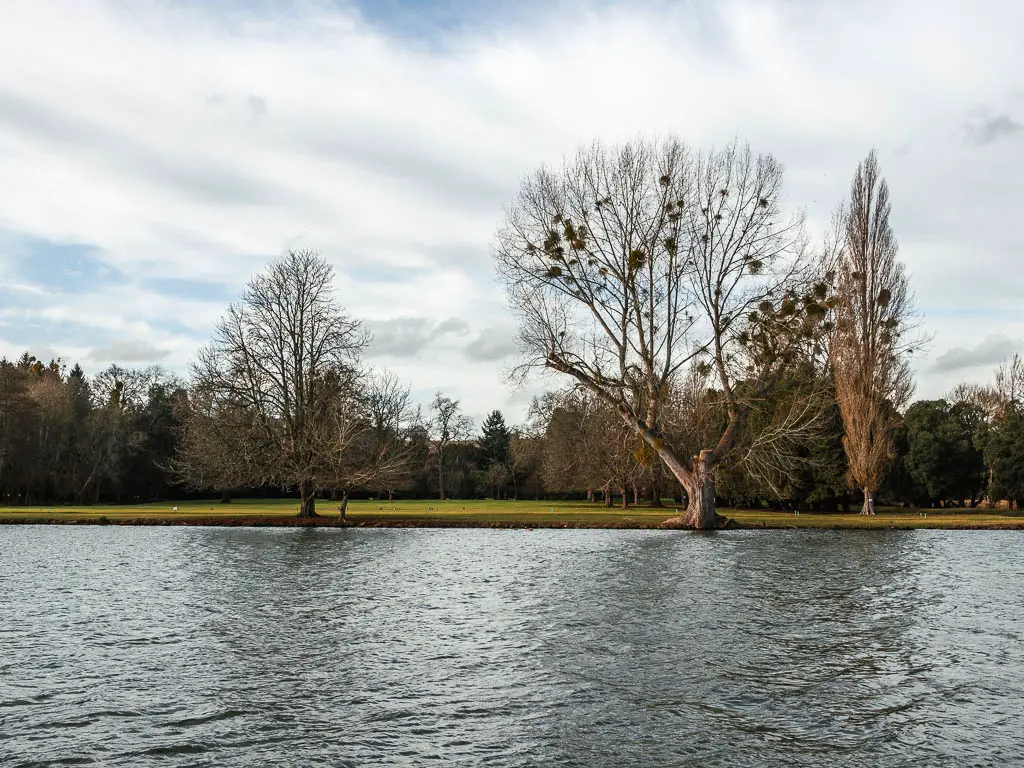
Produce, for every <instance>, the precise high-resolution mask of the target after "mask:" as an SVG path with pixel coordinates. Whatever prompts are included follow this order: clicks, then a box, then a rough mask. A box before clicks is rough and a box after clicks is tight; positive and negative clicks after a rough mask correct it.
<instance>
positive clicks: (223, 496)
mask: <svg viewBox="0 0 1024 768" xmlns="http://www.w3.org/2000/svg"><path fill="white" fill-rule="evenodd" d="M220 503H221V504H230V503H231V489H230V488H224V489H222V490H221V492H220Z"/></svg>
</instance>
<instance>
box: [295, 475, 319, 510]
mask: <svg viewBox="0 0 1024 768" xmlns="http://www.w3.org/2000/svg"><path fill="white" fill-rule="evenodd" d="M299 498H300V499H301V502H300V503H299V517H301V518H303V519H308V518H312V517H316V516H317V515H316V491H315V490H314V489H313V487H312V485H311V484H310V483H307V482H306V481H303V482H301V483H299Z"/></svg>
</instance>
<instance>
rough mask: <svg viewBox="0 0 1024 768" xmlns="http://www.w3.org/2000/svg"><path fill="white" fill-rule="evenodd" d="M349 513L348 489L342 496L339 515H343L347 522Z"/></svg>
mask: <svg viewBox="0 0 1024 768" xmlns="http://www.w3.org/2000/svg"><path fill="white" fill-rule="evenodd" d="M346 512H348V489H347V488H346V489H345V490H344V491H343V492H342V494H341V504H339V505H338V513H339V514H340V515H341V519H342V520H345V519H346V518H345V513H346Z"/></svg>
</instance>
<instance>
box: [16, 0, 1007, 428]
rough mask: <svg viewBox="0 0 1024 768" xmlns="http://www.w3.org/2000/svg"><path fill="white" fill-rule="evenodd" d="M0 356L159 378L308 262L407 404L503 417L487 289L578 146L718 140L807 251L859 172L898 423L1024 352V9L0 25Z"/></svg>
mask: <svg viewBox="0 0 1024 768" xmlns="http://www.w3.org/2000/svg"><path fill="white" fill-rule="evenodd" d="M3 16H4V18H3V23H2V24H0V354H3V355H6V356H8V357H14V356H17V355H20V354H21V353H22V352H23V351H25V350H30V351H31V352H32V353H33V354H35V355H36V356H38V357H40V358H45V359H49V358H50V357H52V356H59V357H61V358H62V359H63V360H64V361H66V362H68V363H73V362H79V363H80V364H81V365H82V367H83V368H84V369H85V370H86V372H87V373H96V372H98V371H100V370H101V369H102V368H104V367H105V366H107V365H109V364H110V363H118V364H120V365H124V366H145V365H149V364H160V365H162V366H165V367H166V368H168V369H170V370H172V371H176V372H178V373H181V374H186V373H187V371H188V365H189V361H190V360H191V359H192V357H193V356H194V354H195V352H196V350H197V349H198V348H199V347H200V346H201V345H202V344H203V343H204V342H205V341H207V340H208V339H209V338H210V335H211V332H212V328H213V324H214V322H215V321H216V319H217V318H218V317H219V316H220V315H221V314H222V313H223V311H224V308H225V307H226V306H227V304H228V303H230V302H231V301H233V300H235V299H237V298H238V296H239V295H240V293H241V291H242V290H243V288H244V286H245V283H246V281H247V280H248V279H249V278H250V277H251V276H252V275H253V274H254V273H256V272H258V271H259V270H260V269H261V268H262V267H263V266H264V265H265V264H266V263H267V262H268V261H270V260H271V259H273V258H275V257H277V256H279V255H281V254H283V253H285V252H286V251H287V250H288V249H295V248H314V249H317V250H319V251H321V252H322V253H323V254H324V256H325V257H327V258H328V259H329V260H330V262H331V263H332V264H333V265H334V267H335V269H336V270H337V282H336V285H337V294H338V299H339V301H340V302H341V303H342V304H343V305H344V307H345V308H346V310H347V311H348V312H349V313H350V314H352V315H355V316H357V317H360V318H362V319H364V320H365V322H366V325H367V327H368V328H369V329H370V331H371V332H372V333H373V336H374V341H373V344H372V345H371V347H370V348H369V349H368V350H367V353H366V357H365V360H366V362H367V363H368V364H370V365H372V366H374V367H375V368H378V369H380V368H387V369H389V370H392V371H394V372H395V373H396V374H398V376H399V377H400V379H401V380H402V381H404V382H406V383H407V384H408V385H409V386H410V387H411V388H412V391H413V395H414V397H415V398H416V399H417V400H418V401H419V402H423V403H426V402H427V401H429V399H430V397H431V396H432V394H433V393H434V392H435V391H438V390H441V391H444V392H445V393H446V394H448V395H449V396H452V397H455V398H457V399H460V400H461V401H462V404H463V406H464V408H465V410H466V411H467V412H468V413H469V414H470V415H471V416H473V417H475V418H476V419H477V421H478V423H479V420H480V419H481V418H482V417H483V415H484V414H486V413H487V412H489V411H490V410H492V409H495V408H497V409H501V410H502V411H504V412H505V414H506V417H507V418H508V419H509V421H511V422H513V423H514V422H517V421H520V420H522V418H523V417H524V416H525V413H526V409H527V407H528V405H529V401H530V398H531V397H532V395H533V394H535V393H536V392H539V391H541V390H542V389H543V388H544V387H546V386H550V384H551V382H550V381H545V380H543V379H534V380H532V381H530V382H528V383H527V384H525V385H523V384H519V385H515V386H513V385H511V384H510V382H509V380H508V376H507V373H508V371H509V369H510V368H511V367H512V366H513V365H514V364H515V362H516V356H515V344H514V334H515V319H514V318H513V317H512V315H511V314H510V312H509V311H508V309H507V307H506V303H505V299H504V295H503V293H502V290H501V288H500V286H499V285H498V284H497V282H496V280H495V278H494V273H493V267H492V262H491V250H492V247H493V245H494V242H495V232H496V230H497V228H498V227H499V225H500V223H501V221H502V215H503V207H504V206H505V205H506V204H508V203H509V202H510V201H511V199H512V198H513V196H514V195H515V193H516V191H517V189H518V187H519V184H520V182H521V180H522V178H523V177H524V176H525V175H526V174H528V173H529V172H531V171H533V170H535V169H537V168H538V167H540V166H541V165H545V164H548V165H555V164H558V163H559V162H560V161H561V159H562V158H564V157H565V156H567V155H571V154H572V153H574V152H575V150H576V149H577V148H578V147H579V146H581V145H583V144H588V143H590V142H592V141H593V140H595V139H601V140H605V141H609V142H616V141H623V140H630V139H634V138H637V137H638V136H666V135H669V134H674V135H677V136H679V137H681V138H682V139H684V140H685V141H687V142H688V143H689V144H690V145H691V146H693V147H694V148H697V149H710V148H714V147H716V146H718V147H720V146H722V145H723V144H725V143H727V142H729V141H731V140H732V139H734V138H740V139H742V140H744V141H748V142H749V143H750V145H751V147H752V148H753V149H754V150H755V151H756V152H770V153H772V154H774V155H775V156H776V157H777V158H778V159H779V160H780V161H781V162H782V163H783V164H784V166H785V168H786V193H785V204H786V205H787V206H789V207H791V208H793V209H802V210H804V211H806V214H807V219H808V233H809V235H810V236H811V238H812V239H815V240H820V239H821V237H822V236H823V235H824V232H825V229H826V226H827V222H828V220H829V219H830V217H831V215H832V211H833V210H834V209H835V207H836V206H837V205H838V204H839V203H840V201H841V200H842V198H843V197H844V195H845V194H846V191H847V188H848V185H849V180H850V177H851V175H852V173H853V171H854V169H855V167H856V165H857V163H858V161H860V160H861V159H862V158H863V157H864V156H865V155H866V154H867V152H868V151H869V150H870V149H871V148H872V147H875V148H877V150H878V152H879V158H880V162H881V166H882V170H883V173H884V174H885V176H886V177H887V178H888V181H889V184H890V187H891V193H892V201H893V212H892V224H893V227H894V229H895V231H896V234H897V237H898V238H899V241H900V254H901V258H902V259H903V261H904V262H905V264H906V267H907V270H908V273H909V275H910V277H911V283H912V286H913V289H914V291H915V293H916V296H917V307H918V310H919V312H920V321H921V324H922V328H923V329H924V331H925V332H926V333H927V334H928V335H929V336H930V337H931V341H930V343H929V344H928V345H927V347H926V349H925V350H924V351H923V352H922V353H920V354H919V355H918V356H917V357H916V358H915V360H914V367H915V370H916V372H917V396H918V397H929V398H930V397H939V396H941V395H942V394H943V393H944V392H946V391H948V389H950V388H951V387H952V386H953V385H954V384H956V383H957V382H959V381H976V382H979V383H983V382H986V381H989V380H990V379H991V376H992V371H993V369H994V367H995V366H996V365H998V364H999V362H1000V361H1001V360H1003V359H1005V358H1006V357H1008V356H1012V355H1013V354H1014V353H1017V352H1021V353H1024V303H1022V297H1024V269H1022V264H1024V74H1022V73H1024V47H1022V46H1021V45H1020V30H1021V29H1022V28H1024V3H1019V2H1017V1H1016V0H1005V1H1003V2H997V1H995V0H992V1H991V2H989V1H987V0H979V1H978V2H973V3H970V4H968V3H962V2H958V3H951V2H941V1H938V0H928V1H925V0H921V1H916V0H901V2H898V3H893V2H874V1H872V0H863V1H861V2H857V3H850V2H846V1H845V0H835V1H831V0H815V1H814V2H812V1H811V0H775V1H774V2H773V1H772V0H757V1H756V2H755V1H754V0H749V1H743V0H720V1H717V2H711V0H707V1H700V0H681V1H680V2H674V3H670V2H661V1H660V0H649V1H648V2H641V1H640V0H629V1H628V2H614V1H613V0H603V1H602V2H590V3H584V2H559V1H558V0H555V1H554V2H540V1H539V0H525V1H524V2H515V3H513V2H469V0H463V1H462V2H458V1H457V0H448V1H447V2H445V1H444V0H427V1H425V2H412V0H366V2H365V4H362V5H361V4H359V3H354V2H353V3H349V2H337V1H334V2H330V1H326V0H307V1H302V2H299V1H294V2H293V1H291V0H253V1H252V2H243V1H242V0H223V1H222V2H218V3H207V2H201V0H185V1H184V2H171V1H170V0H162V1H161V0H131V2H129V0H4V14H3Z"/></svg>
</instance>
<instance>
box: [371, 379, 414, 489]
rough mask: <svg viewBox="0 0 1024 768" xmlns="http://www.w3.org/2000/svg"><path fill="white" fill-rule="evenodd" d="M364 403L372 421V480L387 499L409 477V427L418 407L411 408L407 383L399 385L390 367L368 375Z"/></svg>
mask: <svg viewBox="0 0 1024 768" xmlns="http://www.w3.org/2000/svg"><path fill="white" fill-rule="evenodd" d="M366 405H367V409H368V411H369V415H370V420H371V424H372V429H373V431H372V438H373V445H372V447H371V450H372V452H373V455H374V457H375V460H374V463H375V465H376V467H377V474H376V478H375V482H376V484H377V486H378V487H379V488H382V489H383V490H385V491H386V492H387V494H388V499H389V500H390V499H391V498H392V497H393V496H394V491H395V489H396V488H398V487H400V486H403V485H406V484H408V483H409V482H410V480H411V472H412V466H411V463H410V458H411V455H410V454H411V452H412V441H411V440H410V432H411V430H413V429H415V428H416V427H418V426H419V425H420V423H421V418H420V411H419V409H418V408H414V407H413V404H412V396H411V394H410V392H409V388H408V387H403V386H402V385H401V383H400V382H399V380H398V377H397V376H395V375H394V374H393V373H391V372H390V371H383V372H382V373H381V374H380V375H379V376H376V377H374V378H373V379H371V381H370V383H369V385H368V387H367V391H366Z"/></svg>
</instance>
